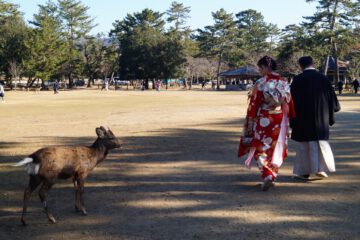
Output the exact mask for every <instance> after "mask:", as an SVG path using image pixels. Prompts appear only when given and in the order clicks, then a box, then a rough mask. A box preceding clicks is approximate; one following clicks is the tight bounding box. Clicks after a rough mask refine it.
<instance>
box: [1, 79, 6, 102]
mask: <svg viewBox="0 0 360 240" xmlns="http://www.w3.org/2000/svg"><path fill="white" fill-rule="evenodd" d="M0 97H1V101H2V102H4V101H5V100H4V97H5V90H4V87H3V85H2V84H1V83H0Z"/></svg>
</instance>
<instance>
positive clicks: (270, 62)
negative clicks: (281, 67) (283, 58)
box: [257, 56, 277, 71]
mask: <svg viewBox="0 0 360 240" xmlns="http://www.w3.org/2000/svg"><path fill="white" fill-rule="evenodd" d="M257 65H258V67H262V66H265V67H269V68H270V69H271V70H273V71H275V70H276V67H277V65H276V62H275V60H274V59H272V58H271V57H269V56H264V57H262V58H261V59H260V60H259V61H258V63H257Z"/></svg>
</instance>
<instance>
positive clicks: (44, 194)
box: [39, 181, 56, 223]
mask: <svg viewBox="0 0 360 240" xmlns="http://www.w3.org/2000/svg"><path fill="white" fill-rule="evenodd" d="M52 186H53V183H51V182H48V181H46V182H45V183H44V184H43V185H42V186H41V188H40V190H39V197H40V200H41V202H42V204H43V206H44V210H45V213H46V215H47V217H48V219H49V221H50V222H51V223H56V220H55V218H54V216H53V215H52V214H51V213H50V212H49V209H48V204H47V193H48V191H49V190H50V188H51V187H52Z"/></svg>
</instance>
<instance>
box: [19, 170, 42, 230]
mask: <svg viewBox="0 0 360 240" xmlns="http://www.w3.org/2000/svg"><path fill="white" fill-rule="evenodd" d="M40 184H41V179H40V177H39V176H34V175H30V180H29V186H27V188H26V189H25V191H24V203H23V211H22V216H21V223H22V224H23V225H24V226H26V222H25V215H26V211H27V204H28V201H29V199H30V197H31V193H32V192H33V191H35V190H36V188H37V187H38V186H39V185H40Z"/></svg>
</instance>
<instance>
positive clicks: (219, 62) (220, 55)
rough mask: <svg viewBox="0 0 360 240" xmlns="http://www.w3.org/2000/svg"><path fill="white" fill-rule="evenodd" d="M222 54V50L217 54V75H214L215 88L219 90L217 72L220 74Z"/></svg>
mask: <svg viewBox="0 0 360 240" xmlns="http://www.w3.org/2000/svg"><path fill="white" fill-rule="evenodd" d="M222 55H223V52H222V51H221V52H220V54H219V61H218V66H217V71H216V73H217V76H216V90H220V83H219V74H220V67H221V62H222Z"/></svg>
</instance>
